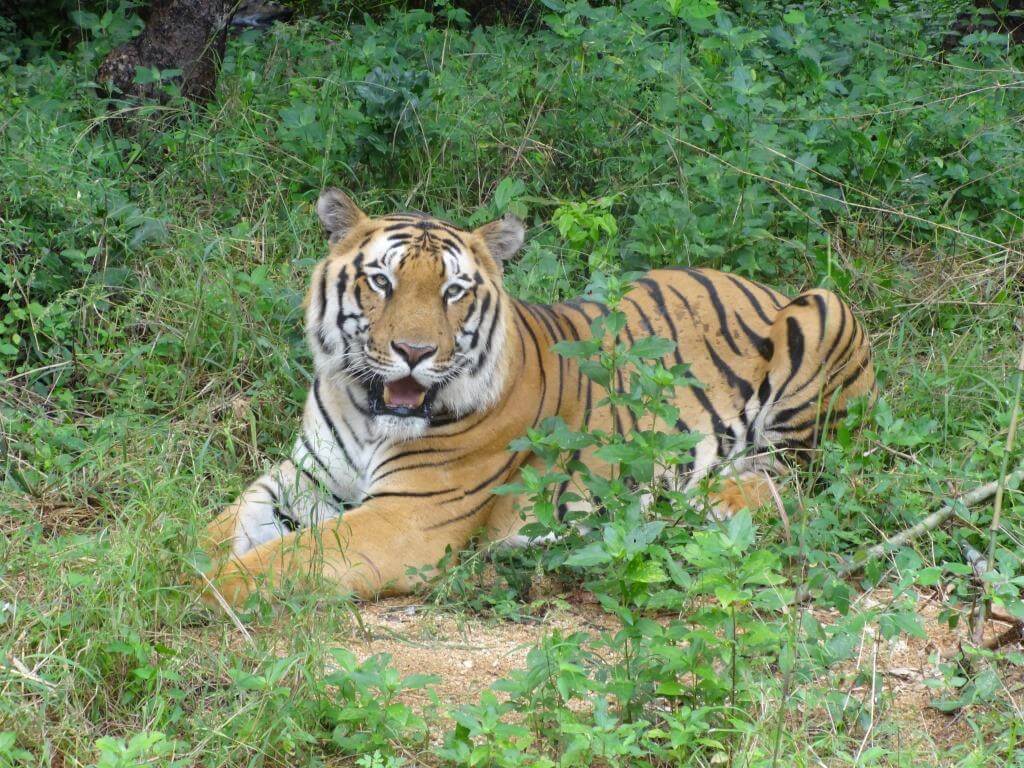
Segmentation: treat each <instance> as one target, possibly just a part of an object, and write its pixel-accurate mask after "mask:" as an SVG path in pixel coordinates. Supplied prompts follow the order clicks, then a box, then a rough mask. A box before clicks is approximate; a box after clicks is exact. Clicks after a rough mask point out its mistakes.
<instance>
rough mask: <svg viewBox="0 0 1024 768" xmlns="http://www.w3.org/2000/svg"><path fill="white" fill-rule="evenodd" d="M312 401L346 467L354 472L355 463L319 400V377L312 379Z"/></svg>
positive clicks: (321, 401) (322, 402)
mask: <svg viewBox="0 0 1024 768" xmlns="http://www.w3.org/2000/svg"><path fill="white" fill-rule="evenodd" d="M313 399H314V400H316V405H317V408H319V409H320V415H321V416H322V417H323V420H324V421H326V422H327V426H328V427H329V428H330V430H331V436H332V437H333V438H334V441H335V442H336V443H337V444H338V447H339V448H341V452H342V453H343V454H344V455H345V461H347V462H348V465H349V466H350V467H352V469H353V470H355V469H356V463H355V462H354V461H352V457H351V456H349V453H348V450H346V448H345V443H344V441H343V440H342V439H341V435H340V434H339V433H338V428H337V427H336V426H335V425H334V422H333V421H332V420H331V417H330V414H328V413H327V408H326V407H325V406H324V401H323V400H322V399H321V398H320V377H319V376H318V377H316V378H315V379H313Z"/></svg>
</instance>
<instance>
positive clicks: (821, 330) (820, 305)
mask: <svg viewBox="0 0 1024 768" xmlns="http://www.w3.org/2000/svg"><path fill="white" fill-rule="evenodd" d="M811 298H812V299H814V304H815V306H816V307H817V309H818V344H819V345H820V344H821V342H823V341H824V340H825V319H826V318H827V317H828V307H826V306H825V299H824V298H823V297H822V296H821V295H820V294H817V293H815V294H814V295H813V296H811Z"/></svg>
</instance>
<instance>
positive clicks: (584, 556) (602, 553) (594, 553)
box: [565, 541, 611, 568]
mask: <svg viewBox="0 0 1024 768" xmlns="http://www.w3.org/2000/svg"><path fill="white" fill-rule="evenodd" d="M609 560H611V555H609V554H608V551H607V550H606V549H605V547H604V542H600V541H595V542H594V543H593V544H588V545H587V546H585V547H583V548H582V549H578V550H576V551H575V552H573V553H572V554H571V555H569V557H568V558H567V559H566V561H565V562H566V565H571V566H573V567H575V568H590V567H593V566H595V565H601V564H602V563H607V562H608V561H609Z"/></svg>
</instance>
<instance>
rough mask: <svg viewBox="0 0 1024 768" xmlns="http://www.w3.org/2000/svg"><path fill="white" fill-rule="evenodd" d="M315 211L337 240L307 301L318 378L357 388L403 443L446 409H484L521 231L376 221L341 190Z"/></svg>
mask: <svg viewBox="0 0 1024 768" xmlns="http://www.w3.org/2000/svg"><path fill="white" fill-rule="evenodd" d="M317 213H318V214H319V216H320V220H321V222H322V223H323V225H324V228H325V229H326V230H327V233H328V237H329V241H330V254H329V255H328V257H327V259H326V260H324V261H323V262H322V263H321V264H320V265H318V267H317V269H316V271H315V272H314V276H313V280H312V283H311V286H310V292H309V297H308V301H307V313H306V328H307V336H308V338H309V342H310V346H311V347H312V349H313V354H314V361H315V364H316V367H317V371H318V372H320V373H327V374H329V375H331V376H334V377H337V378H339V379H342V380H344V382H345V384H346V385H347V386H349V387H352V388H354V389H356V390H358V391H362V392H363V393H364V394H365V398H361V399H364V400H365V404H366V407H367V409H368V410H369V413H370V414H371V415H372V416H373V417H374V419H375V421H376V424H377V426H378V428H379V429H380V430H382V431H384V432H386V433H392V434H393V435H395V436H401V437H404V438H406V439H408V438H411V437H414V436H417V435H419V434H422V432H423V431H424V430H425V429H426V427H427V426H428V425H429V424H430V422H431V418H432V416H434V415H435V414H436V413H437V412H438V411H439V410H443V411H444V412H445V413H447V414H453V415H461V414H464V413H466V412H469V411H472V410H475V409H478V408H481V407H486V406H487V405H489V404H490V402H489V398H490V397H493V394H492V393H495V392H498V391H500V387H497V386H495V377H496V376H500V375H502V374H503V370H502V366H501V361H502V351H503V345H504V342H505V335H506V334H505V327H506V326H505V319H506V317H507V314H508V310H507V307H506V306H505V304H506V303H507V297H506V295H505V292H504V288H503V287H502V281H501V264H500V263H501V261H502V260H504V259H507V258H509V257H511V256H512V255H514V254H515V253H516V251H518V249H519V247H520V246H521V245H522V242H523V236H524V232H525V229H524V227H523V224H522V222H520V221H519V220H518V219H516V218H515V217H511V216H508V217H505V218H503V219H500V220H498V221H494V222H491V223H490V224H486V225H484V226H483V227H480V228H479V229H477V230H474V231H472V232H466V231H463V230H460V229H458V228H456V227H454V226H453V225H451V224H449V223H447V222H444V221H440V220H438V219H434V218H431V217H429V216H421V215H416V214H396V215H391V216H385V217H382V218H379V219H373V218H370V217H368V216H367V215H366V214H364V213H363V212H362V211H361V210H360V209H359V208H358V207H357V206H356V205H355V203H353V202H352V201H351V200H350V199H349V198H348V197H347V196H346V195H344V194H343V193H342V192H340V191H338V190H335V189H328V190H326V191H325V192H324V193H323V194H321V196H320V198H319V200H318V201H317Z"/></svg>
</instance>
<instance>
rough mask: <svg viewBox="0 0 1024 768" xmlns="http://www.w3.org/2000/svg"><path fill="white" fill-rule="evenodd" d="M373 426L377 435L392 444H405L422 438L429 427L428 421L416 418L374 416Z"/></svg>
mask: <svg viewBox="0 0 1024 768" xmlns="http://www.w3.org/2000/svg"><path fill="white" fill-rule="evenodd" d="M373 426H374V428H375V429H376V430H377V434H378V435H380V436H381V437H386V438H388V439H390V440H393V441H394V442H405V441H406V440H415V439H416V438H417V437H422V436H423V435H424V433H426V431H427V427H429V426H430V421H429V419H425V418H420V417H418V416H388V415H387V414H382V415H379V416H375V417H374V419H373Z"/></svg>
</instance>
